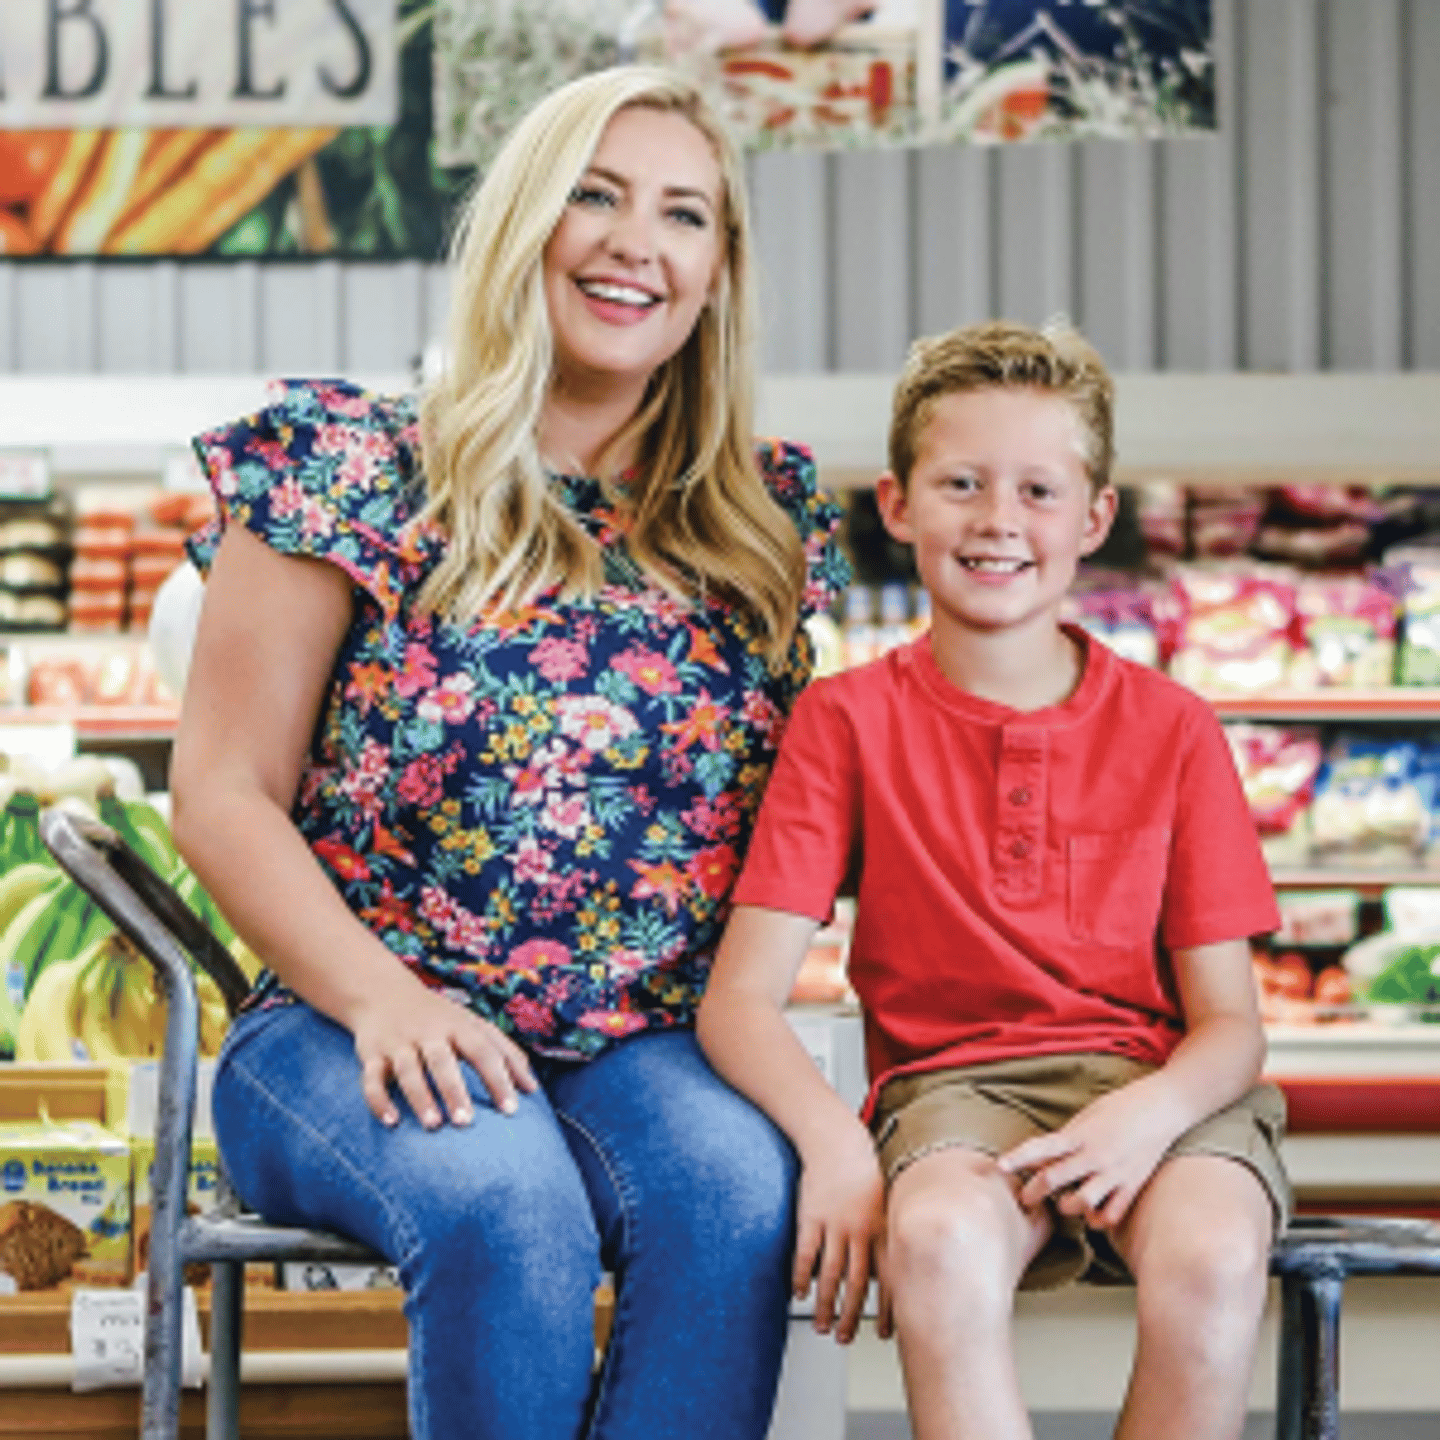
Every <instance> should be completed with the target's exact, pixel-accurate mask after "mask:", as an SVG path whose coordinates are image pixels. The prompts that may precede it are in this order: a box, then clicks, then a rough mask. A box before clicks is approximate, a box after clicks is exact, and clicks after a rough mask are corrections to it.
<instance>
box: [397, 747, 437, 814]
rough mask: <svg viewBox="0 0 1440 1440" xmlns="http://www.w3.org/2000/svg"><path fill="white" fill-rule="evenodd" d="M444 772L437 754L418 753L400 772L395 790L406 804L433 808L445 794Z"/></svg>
mask: <svg viewBox="0 0 1440 1440" xmlns="http://www.w3.org/2000/svg"><path fill="white" fill-rule="evenodd" d="M445 772H446V767H445V763H444V762H443V761H442V760H441V758H440V757H439V756H438V755H418V756H416V758H415V759H414V760H412V761H411V762H410V763H409V764H408V765H407V766H406V767H405V768H404V770H402V771H401V772H400V780H399V782H398V783H397V785H396V786H395V791H396V793H397V794H398V795H399V796H400V798H401V799H402V800H403V801H405V803H406V804H407V805H418V806H420V807H421V808H422V809H427V810H428V809H433V808H434V807H435V806H436V805H438V804H439V803H440V801H441V800H442V799H443V798H444V796H445Z"/></svg>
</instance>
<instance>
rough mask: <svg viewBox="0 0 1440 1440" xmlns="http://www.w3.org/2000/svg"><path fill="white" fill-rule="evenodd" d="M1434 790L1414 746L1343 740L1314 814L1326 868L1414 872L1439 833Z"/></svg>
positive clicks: (1314, 839)
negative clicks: (1434, 829)
mask: <svg viewBox="0 0 1440 1440" xmlns="http://www.w3.org/2000/svg"><path fill="white" fill-rule="evenodd" d="M1427 791H1430V792H1433V785H1432V784H1431V783H1430V782H1428V780H1427V779H1426V777H1425V775H1424V774H1423V772H1422V770H1421V767H1420V765H1419V751H1418V747H1417V746H1416V744H1415V743H1414V742H1413V741H1408V740H1387V739H1384V738H1374V737H1370V736H1359V735H1340V736H1338V737H1337V738H1336V739H1335V740H1334V741H1333V742H1332V743H1331V746H1330V748H1329V750H1328V751H1327V752H1326V756H1325V763H1324V765H1323V766H1322V767H1321V770H1320V774H1319V776H1318V777H1317V779H1316V783H1315V799H1314V801H1313V803H1312V804H1311V807H1310V832H1311V844H1312V846H1313V848H1314V852H1315V856H1316V858H1317V859H1319V860H1321V861H1330V862H1338V861H1343V862H1344V863H1347V864H1365V863H1372V864H1381V865H1383V864H1391V863H1395V864H1414V863H1415V861H1416V859H1417V857H1419V856H1420V855H1422V854H1423V853H1424V850H1425V848H1426V846H1427V844H1428V841H1429V836H1430V829H1431V823H1432V821H1431V800H1432V798H1433V797H1432V794H1427Z"/></svg>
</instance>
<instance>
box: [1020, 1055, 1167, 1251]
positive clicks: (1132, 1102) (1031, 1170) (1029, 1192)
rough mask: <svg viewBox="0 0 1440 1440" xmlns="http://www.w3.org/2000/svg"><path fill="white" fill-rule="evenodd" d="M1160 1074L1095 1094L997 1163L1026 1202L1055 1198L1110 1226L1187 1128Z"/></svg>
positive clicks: (1071, 1211) (1100, 1226)
mask: <svg viewBox="0 0 1440 1440" xmlns="http://www.w3.org/2000/svg"><path fill="white" fill-rule="evenodd" d="M1169 1100H1170V1096H1169V1091H1168V1088H1167V1086H1166V1084H1165V1082H1164V1080H1163V1078H1162V1077H1161V1076H1160V1075H1158V1074H1157V1075H1153V1076H1149V1077H1147V1078H1146V1079H1145V1080H1137V1081H1135V1082H1133V1083H1132V1084H1129V1085H1125V1086H1123V1087H1121V1088H1120V1089H1119V1090H1112V1091H1110V1093H1109V1094H1107V1095H1102V1096H1101V1097H1100V1098H1099V1099H1098V1100H1093V1101H1091V1103H1090V1104H1089V1105H1087V1106H1086V1107H1085V1108H1084V1109H1083V1110H1082V1111H1080V1113H1079V1114H1078V1115H1076V1116H1075V1117H1074V1119H1072V1120H1071V1121H1070V1122H1069V1124H1067V1125H1062V1126H1061V1127H1060V1129H1058V1130H1055V1131H1052V1132H1051V1133H1050V1134H1048V1135H1037V1136H1035V1137H1034V1138H1033V1139H1031V1140H1026V1141H1024V1142H1023V1143H1021V1144H1019V1145H1017V1146H1015V1148H1014V1149H1013V1150H1010V1151H1007V1152H1006V1153H1005V1154H1004V1155H1002V1156H1000V1158H999V1160H998V1161H997V1162H996V1163H997V1164H998V1165H999V1166H1000V1168H1001V1169H1002V1170H1004V1171H1006V1172H1008V1173H1009V1174H1012V1175H1018V1176H1020V1177H1022V1182H1023V1183H1022V1184H1021V1187H1020V1193H1019V1200H1020V1203H1021V1204H1022V1205H1023V1206H1025V1207H1026V1208H1027V1209H1034V1208H1035V1207H1036V1206H1038V1205H1043V1204H1044V1203H1045V1201H1046V1200H1047V1199H1052V1198H1053V1199H1054V1202H1055V1206H1056V1208H1057V1209H1058V1210H1060V1211H1061V1213H1062V1214H1065V1215H1083V1216H1084V1217H1085V1222H1086V1224H1087V1225H1090V1226H1092V1227H1093V1228H1095V1229H1097V1230H1111V1229H1113V1228H1114V1227H1115V1226H1116V1225H1118V1224H1119V1223H1120V1222H1121V1221H1122V1220H1123V1219H1124V1218H1125V1216H1126V1214H1127V1212H1128V1211H1129V1209H1130V1206H1131V1205H1132V1204H1133V1203H1134V1201H1135V1197H1136V1196H1137V1195H1138V1194H1139V1193H1140V1191H1141V1189H1142V1188H1143V1186H1144V1185H1145V1182H1146V1181H1147V1180H1149V1178H1150V1176H1151V1175H1152V1174H1154V1172H1155V1167H1156V1166H1157V1165H1159V1163H1160V1161H1161V1159H1162V1158H1163V1157H1164V1155H1165V1151H1166V1150H1167V1149H1168V1148H1169V1146H1170V1144H1171V1142H1172V1141H1173V1140H1174V1139H1175V1137H1176V1136H1177V1135H1179V1134H1180V1133H1181V1131H1182V1130H1183V1129H1184V1128H1185V1126H1184V1123H1183V1121H1179V1120H1177V1118H1176V1115H1175V1107H1174V1106H1172V1105H1171V1104H1170V1103H1169Z"/></svg>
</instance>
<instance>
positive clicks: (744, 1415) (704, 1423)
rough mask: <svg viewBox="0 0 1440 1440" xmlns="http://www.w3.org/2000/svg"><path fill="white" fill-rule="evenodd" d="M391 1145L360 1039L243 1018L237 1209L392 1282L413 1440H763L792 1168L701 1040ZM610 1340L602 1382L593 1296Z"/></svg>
mask: <svg viewBox="0 0 1440 1440" xmlns="http://www.w3.org/2000/svg"><path fill="white" fill-rule="evenodd" d="M462 1070H463V1071H464V1073H465V1075H466V1079H467V1082H468V1084H469V1088H470V1094H471V1096H472V1098H473V1100H474V1102H475V1119H474V1121H473V1123H472V1124H470V1125H469V1126H466V1127H464V1128H459V1127H456V1126H453V1125H448V1124H447V1125H444V1126H442V1127H441V1128H440V1129H438V1130H435V1131H426V1130H424V1129H423V1128H422V1127H421V1126H420V1125H419V1124H418V1122H417V1121H416V1120H415V1118H414V1116H413V1115H412V1114H411V1113H410V1110H409V1107H408V1106H405V1105H404V1104H403V1103H402V1105H401V1114H402V1119H401V1121H400V1124H399V1125H397V1126H396V1127H395V1128H394V1129H387V1128H386V1127H385V1126H383V1125H382V1124H380V1122H379V1121H378V1120H376V1119H375V1118H374V1116H373V1115H371V1113H370V1111H369V1110H368V1108H367V1107H366V1105H365V1102H364V1099H363V1097H362V1095H361V1092H360V1073H359V1063H358V1061H357V1060H356V1058H355V1051H354V1046H353V1043H352V1040H351V1037H350V1035H349V1033H348V1032H347V1031H346V1030H344V1029H343V1028H341V1027H340V1026H338V1025H335V1024H334V1023H332V1022H331V1021H329V1020H327V1019H325V1018H324V1017H323V1016H321V1015H319V1014H317V1013H316V1012H315V1011H313V1010H311V1009H310V1008H309V1006H306V1005H289V1006H284V1007H280V1008H275V1009H271V1010H266V1011H260V1012H257V1013H254V1014H249V1015H244V1016H242V1017H241V1018H240V1019H239V1020H238V1021H237V1022H236V1023H235V1025H234V1026H233V1027H232V1029H231V1032H230V1035H229V1036H228V1037H227V1040H226V1043H225V1048H224V1051H223V1053H222V1055H221V1058H220V1062H219V1066H218V1070H217V1074H216V1079H215V1099H214V1114H215V1128H216V1134H217V1136H218V1139H219V1143H220V1148H221V1150H222V1152H223V1154H224V1158H225V1165H226V1168H227V1170H228V1171H229V1173H230V1176H231V1178H232V1179H233V1180H234V1182H235V1186H236V1189H237V1190H238V1191H239V1192H240V1195H241V1197H242V1198H243V1199H244V1200H245V1202H246V1203H247V1204H248V1205H250V1206H252V1207H253V1208H254V1209H256V1210H258V1211H259V1212H260V1213H261V1214H263V1215H265V1216H267V1217H268V1218H269V1219H271V1220H274V1221H278V1222H280V1223H285V1224H302V1225H311V1226H319V1227H322V1228H325V1229H331V1230H339V1231H341V1232H343V1233H345V1234H347V1235H350V1236H353V1237H354V1238H355V1239H357V1240H361V1241H364V1242H365V1243H366V1244H368V1245H370V1246H372V1247H373V1248H374V1249H375V1250H378V1251H379V1252H380V1253H381V1254H383V1255H385V1256H386V1257H387V1258H388V1259H389V1260H390V1261H391V1262H392V1263H393V1264H395V1265H396V1266H398V1267H399V1271H400V1277H401V1280H402V1282H403V1284H404V1286H405V1291H406V1300H405V1313H406V1316H407V1318H408V1320H409V1323H410V1374H409V1380H410V1383H409V1406H410V1433H411V1435H412V1436H413V1437H415V1440H490V1437H494V1440H568V1437H577V1440H578V1437H582V1436H583V1437H586V1440H682V1437H683V1440H707V1437H713V1440H763V1437H764V1435H765V1432H766V1430H767V1428H768V1425H769V1420H770V1411H771V1408H772V1406H773V1404H774V1399H775V1389H776V1384H777V1382H778V1377H779V1372H780V1360H781V1355H782V1352H783V1349H784V1343H785V1326H786V1312H787V1299H788V1293H789V1288H788V1279H789V1268H790V1255H791V1248H792V1243H793V1230H794V1211H793V1204H794V1198H793V1197H794V1182H795V1176H796V1161H795V1155H794V1152H793V1151H792V1150H791V1148H790V1146H789V1144H788V1142H787V1141H786V1140H785V1139H784V1137H783V1136H782V1135H781V1134H780V1132H779V1131H777V1130H776V1129H775V1127H774V1126H773V1125H771V1124H770V1122H769V1121H768V1120H767V1119H766V1118H765V1117H764V1116H763V1115H762V1114H761V1113H760V1112H759V1111H758V1110H756V1109H755V1108H754V1106H752V1105H751V1104H750V1103H749V1101H747V1100H745V1099H744V1098H743V1097H742V1096H740V1095H738V1094H736V1093H735V1091H733V1090H731V1089H730V1088H729V1086H727V1085H726V1084H725V1083H724V1081H722V1080H721V1079H719V1077H717V1076H716V1075H715V1074H714V1072H713V1071H711V1069H710V1067H709V1065H708V1064H707V1063H706V1061H705V1059H704V1057H703V1055H702V1054H701V1053H700V1050H699V1047H698V1046H697V1045H696V1042H695V1037H694V1035H693V1034H692V1033H690V1032H689V1031H666V1032H661V1033H656V1034H650V1035H642V1036H638V1037H636V1038H634V1039H631V1040H628V1041H625V1042H623V1043H621V1044H619V1045H617V1046H615V1047H613V1048H612V1049H610V1050H609V1051H607V1052H606V1053H605V1054H603V1055H602V1056H600V1057H599V1058H598V1059H596V1060H592V1061H590V1062H588V1063H586V1064H579V1065H560V1064H555V1063H547V1062H544V1061H541V1062H539V1063H538V1064H537V1065H536V1072H537V1076H538V1078H539V1079H540V1082H541V1089H540V1091H539V1092H538V1093H536V1094H533V1095H521V1096H520V1109H519V1112H518V1114H516V1115H513V1116H505V1115H502V1114H501V1113H500V1112H499V1111H497V1110H496V1109H495V1108H494V1106H493V1104H492V1103H491V1102H490V1098H489V1095H488V1093H487V1092H486V1090H485V1088H484V1086H483V1085H482V1084H481V1082H480V1080H479V1078H478V1077H477V1076H476V1074H475V1073H474V1071H472V1070H471V1069H470V1068H469V1067H468V1066H466V1065H464V1064H463V1063H462ZM604 1269H608V1270H611V1271H613V1272H614V1274H615V1281H616V1306H615V1323H614V1329H613V1332H612V1335H611V1339H610V1345H609V1349H608V1350H607V1352H606V1358H605V1363H604V1366H603V1367H602V1369H601V1371H600V1374H599V1375H598V1376H592V1369H593V1357H594V1330H593V1314H594V1310H593V1301H592V1295H593V1292H594V1290H595V1286H596V1284H597V1282H598V1280H599V1277H600V1274H601V1271H602V1270H604Z"/></svg>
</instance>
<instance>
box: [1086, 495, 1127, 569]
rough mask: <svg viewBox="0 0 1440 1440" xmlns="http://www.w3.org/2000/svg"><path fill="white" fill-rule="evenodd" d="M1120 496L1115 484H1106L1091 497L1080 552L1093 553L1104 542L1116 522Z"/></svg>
mask: <svg viewBox="0 0 1440 1440" xmlns="http://www.w3.org/2000/svg"><path fill="white" fill-rule="evenodd" d="M1119 505H1120V496H1119V493H1118V492H1117V491H1116V489H1115V487H1114V486H1113V485H1106V486H1104V487H1103V488H1101V489H1100V490H1099V491H1097V492H1096V494H1094V495H1093V496H1092V497H1091V499H1090V508H1089V509H1088V510H1087V511H1086V512H1085V533H1084V534H1083V535H1082V536H1081V538H1080V553H1081V554H1082V555H1093V554H1094V553H1095V552H1096V551H1097V550H1098V549H1099V548H1100V547H1101V546H1102V545H1103V544H1104V543H1105V537H1106V536H1107V535H1109V533H1110V527H1111V526H1112V525H1113V524H1114V523H1115V514H1116V511H1117V510H1118V509H1119Z"/></svg>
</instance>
